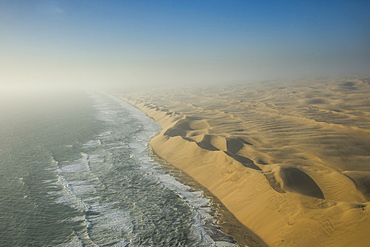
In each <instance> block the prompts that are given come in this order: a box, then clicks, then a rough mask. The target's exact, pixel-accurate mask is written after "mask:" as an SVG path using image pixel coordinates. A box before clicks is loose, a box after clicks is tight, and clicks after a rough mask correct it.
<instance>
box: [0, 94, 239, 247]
mask: <svg viewBox="0 0 370 247" xmlns="http://www.w3.org/2000/svg"><path fill="white" fill-rule="evenodd" d="M0 103H1V105H0V127H1V131H0V171H1V173H0V178H1V180H0V183H1V187H0V212H1V214H0V231H1V233H2V234H1V236H0V245H1V246H234V245H235V243H234V241H233V239H232V238H231V237H230V236H227V235H225V234H223V233H222V232H220V231H219V230H218V228H217V226H214V224H213V222H215V220H216V219H215V218H214V216H212V213H213V212H212V209H211V207H210V202H209V200H208V199H206V198H204V197H203V196H202V195H203V193H202V191H194V190H193V189H191V188H190V187H188V186H186V185H184V184H182V183H180V182H178V181H177V180H176V179H175V178H174V177H173V176H171V174H169V173H168V172H166V171H165V170H164V169H163V168H162V167H161V166H160V165H159V164H158V163H156V162H155V161H154V160H153V159H152V157H150V156H149V155H148V154H149V151H148V146H147V143H148V141H149V139H150V138H151V137H152V136H153V135H155V133H156V132H157V131H159V127H158V126H157V125H156V124H155V123H154V122H153V121H152V120H151V119H149V118H147V117H146V116H145V115H144V114H143V113H141V112H139V111H138V110H136V109H134V108H133V107H131V106H129V105H127V104H126V103H124V102H122V101H121V100H119V99H117V98H115V97H113V96H110V95H108V94H104V93H96V92H90V93H88V94H87V93H81V92H79V93H68V94H64V95H62V94H58V95H57V94H52V93H49V94H48V95H46V94H44V95H37V96H34V97H28V98H27V97H9V98H6V99H2V100H0Z"/></svg>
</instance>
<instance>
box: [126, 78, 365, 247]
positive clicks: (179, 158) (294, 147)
mask: <svg viewBox="0 0 370 247" xmlns="http://www.w3.org/2000/svg"><path fill="white" fill-rule="evenodd" d="M121 98H123V99H124V100H126V101H128V102H129V103H131V104H132V105H134V106H136V107H137V108H139V109H141V110H142V111H143V112H145V113H146V114H147V115H148V116H150V117H151V118H153V119H154V120H155V121H157V122H158V123H159V124H160V125H161V126H162V128H163V130H162V131H161V132H160V133H159V134H158V135H157V136H156V137H154V138H153V139H152V140H151V142H150V144H151V146H152V148H153V151H154V152H155V153H156V154H157V155H158V156H160V157H161V158H163V159H165V160H166V161H168V162H169V163H170V164H172V165H173V166H175V167H177V168H179V169H180V170H182V171H184V172H185V173H187V174H188V175H189V176H191V177H192V178H193V179H194V180H196V181H197V182H198V183H200V184H201V185H202V186H204V187H206V188H207V189H208V190H209V191H210V192H211V193H212V194H213V195H214V196H216V197H217V198H218V199H220V201H221V202H222V203H223V204H224V205H225V206H226V207H227V209H228V210H229V211H230V212H231V213H232V214H233V215H234V216H235V217H236V218H237V219H238V220H239V221H240V222H241V223H242V224H243V225H245V226H246V227H247V228H248V229H250V230H251V231H252V232H253V233H255V234H256V235H257V236H259V237H260V238H261V239H262V240H263V242H264V243H266V244H267V245H268V246H370V234H369V230H370V203H369V201H370V77H348V78H343V77H338V78H321V79H306V80H296V81H289V82H282V81H275V82H273V81H272V82H271V81H270V82H261V83H255V84H239V85H233V86H224V87H223V86H217V87H208V88H193V89H168V90H161V91H160V90H157V91H155V90H154V91H148V92H140V93H131V94H129V95H123V94H122V95H121ZM253 241H255V244H256V246H257V245H259V243H260V245H261V246H262V245H263V242H262V241H259V240H258V239H257V238H256V239H255V240H252V243H253Z"/></svg>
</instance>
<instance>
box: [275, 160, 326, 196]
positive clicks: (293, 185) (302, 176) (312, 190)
mask: <svg viewBox="0 0 370 247" xmlns="http://www.w3.org/2000/svg"><path fill="white" fill-rule="evenodd" d="M280 176H281V178H282V179H283V181H284V189H286V190H287V191H291V192H295V193H299V194H302V195H306V196H311V197H316V198H321V199H324V194H323V193H322V191H321V189H320V187H319V186H318V185H317V184H316V183H315V181H314V180H313V179H312V178H311V177H310V176H308V175H307V174H306V173H305V172H303V171H302V170H300V169H298V168H295V167H282V168H281V171H280Z"/></svg>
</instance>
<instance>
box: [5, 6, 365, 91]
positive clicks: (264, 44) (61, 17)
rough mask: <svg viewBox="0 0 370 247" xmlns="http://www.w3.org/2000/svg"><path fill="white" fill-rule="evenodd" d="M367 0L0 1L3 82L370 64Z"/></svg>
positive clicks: (253, 75) (143, 79)
mask: <svg viewBox="0 0 370 247" xmlns="http://www.w3.org/2000/svg"><path fill="white" fill-rule="evenodd" d="M369 13H370V1H368V0H296V1H291V0H290V1H288V0H286V1H284V0H280V1H278V0H275V1H272V0H270V1H269V0H223V1H222V0H146V1H145V0H135V1H134V0H121V1H119V0H117V1H115V0H110V1H108V0H78V1H76V0H65V1H62V0H23V1H21V0H11V1H10V0H0V87H2V88H4V87H10V86H13V87H16V86H18V87H26V86H27V87H31V88H37V87H45V86H49V87H58V86H61V85H67V86H77V85H78V86H84V87H93V86H98V85H108V86H122V87H128V88H129V87H136V86H143V87H146V88H151V87H162V86H174V85H180V86H192V85H203V84H213V83H242V82H248V81H254V80H269V79H282V78H291V77H305V76H320V75H337V74H353V73H365V74H369V72H370V15H369Z"/></svg>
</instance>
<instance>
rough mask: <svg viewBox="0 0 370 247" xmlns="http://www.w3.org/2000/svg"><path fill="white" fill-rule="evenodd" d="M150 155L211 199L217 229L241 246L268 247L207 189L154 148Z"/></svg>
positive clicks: (181, 179)
mask: <svg viewBox="0 0 370 247" xmlns="http://www.w3.org/2000/svg"><path fill="white" fill-rule="evenodd" d="M150 153H151V156H152V157H153V158H154V160H155V161H157V162H158V163H159V164H161V166H162V167H163V168H164V169H165V170H166V171H168V172H169V173H170V174H171V175H172V176H174V177H175V178H176V179H178V180H179V181H180V182H181V183H183V184H185V185H188V186H190V187H191V188H192V189H194V190H200V191H202V192H203V196H204V197H205V198H208V199H210V204H211V207H212V210H214V212H213V213H214V214H215V215H217V217H216V219H217V221H216V223H215V224H216V227H221V231H222V232H224V233H226V234H228V235H230V236H232V237H233V239H234V240H235V241H236V242H237V243H238V245H239V246H241V247H242V246H250V247H267V245H266V243H265V242H263V240H262V239H261V238H260V237H259V236H257V235H256V234H255V233H254V232H252V231H251V230H250V229H248V228H247V227H246V226H245V225H243V224H242V223H240V222H239V221H238V220H237V219H236V218H235V216H234V215H233V214H232V213H231V212H230V211H229V210H228V209H227V208H226V207H225V206H224V205H223V204H222V202H221V201H220V200H219V199H218V198H217V197H216V196H215V195H213V194H212V193H211V192H210V191H209V190H208V189H207V188H206V187H204V186H202V185H201V184H200V183H198V182H197V181H196V180H194V179H193V178H192V177H191V176H189V175H188V174H186V173H185V172H183V171H182V170H180V169H178V168H176V167H175V166H173V165H172V164H169V163H168V162H167V161H166V160H164V159H163V158H161V157H160V156H158V155H157V154H156V153H154V151H153V149H152V147H150Z"/></svg>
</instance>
